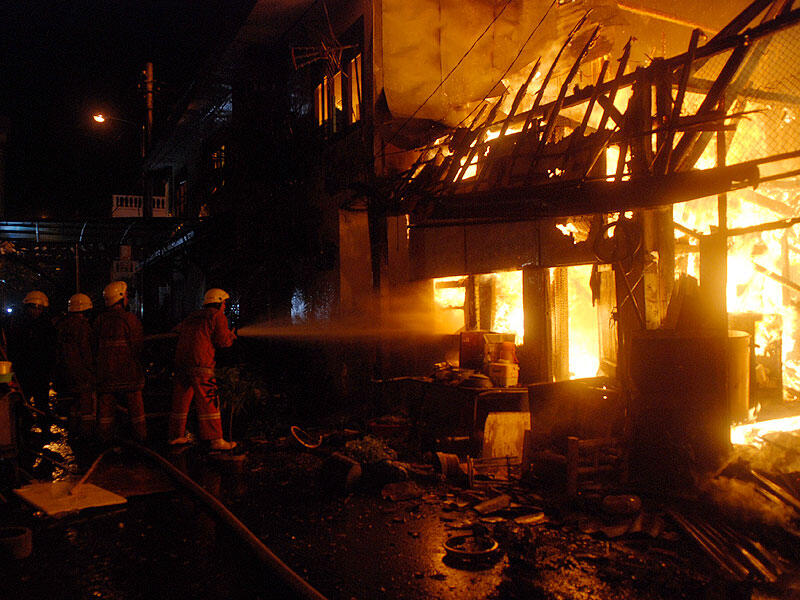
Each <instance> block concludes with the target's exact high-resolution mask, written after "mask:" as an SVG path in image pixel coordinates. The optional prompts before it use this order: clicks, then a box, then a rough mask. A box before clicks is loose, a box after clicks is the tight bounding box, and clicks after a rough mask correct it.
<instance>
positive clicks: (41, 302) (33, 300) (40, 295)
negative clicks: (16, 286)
mask: <svg viewBox="0 0 800 600" xmlns="http://www.w3.org/2000/svg"><path fill="white" fill-rule="evenodd" d="M22 303H23V304H35V305H36V306H41V307H46V306H50V301H49V300H48V299H47V296H46V295H45V293H44V292H40V291H39V290H33V291H31V292H28V293H27V294H25V299H24V300H23V301H22Z"/></svg>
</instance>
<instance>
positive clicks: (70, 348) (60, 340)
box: [55, 293, 97, 435]
mask: <svg viewBox="0 0 800 600" xmlns="http://www.w3.org/2000/svg"><path fill="white" fill-rule="evenodd" d="M90 310H92V299H91V298H89V296H87V295H86V294H80V293H79V294H74V295H73V296H71V297H70V299H69V302H68V303H67V316H66V317H64V318H63V319H61V320H60V321H59V322H58V323H57V325H56V329H57V331H58V337H57V339H56V377H55V383H56V391H58V393H59V394H64V395H69V396H74V397H75V399H76V400H77V406H74V405H73V410H71V411H70V413H72V414H75V412H77V414H78V416H79V418H80V423H79V430H78V431H79V433H80V434H81V435H90V434H93V433H94V427H95V416H96V412H97V407H96V406H95V404H96V396H95V393H94V357H93V354H92V326H91V325H90V323H89V318H88V315H89V311H90ZM75 409H77V411H76V410H75Z"/></svg>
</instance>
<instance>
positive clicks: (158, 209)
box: [111, 194, 170, 217]
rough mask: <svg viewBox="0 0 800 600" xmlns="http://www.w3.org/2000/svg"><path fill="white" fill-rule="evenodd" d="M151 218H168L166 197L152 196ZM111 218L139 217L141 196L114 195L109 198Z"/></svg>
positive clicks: (140, 213) (140, 214)
mask: <svg viewBox="0 0 800 600" xmlns="http://www.w3.org/2000/svg"><path fill="white" fill-rule="evenodd" d="M152 201H153V216H154V217H168V216H170V215H169V210H168V209H167V197H166V196H153V198H152ZM111 216H112V217H141V216H142V196H140V195H134V194H114V195H113V196H111Z"/></svg>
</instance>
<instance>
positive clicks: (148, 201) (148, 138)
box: [142, 62, 155, 218]
mask: <svg viewBox="0 0 800 600" xmlns="http://www.w3.org/2000/svg"><path fill="white" fill-rule="evenodd" d="M142 75H144V84H143V90H144V104H145V117H144V131H143V132H142V216H143V217H144V218H150V217H152V216H153V182H152V181H151V179H150V175H149V173H148V172H147V168H146V166H145V160H146V159H147V153H148V152H149V151H150V144H151V143H152V141H153V97H154V95H155V80H154V78H153V63H152V62H148V63H147V64H146V65H145V68H144V71H143V72H142Z"/></svg>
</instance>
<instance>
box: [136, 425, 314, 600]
mask: <svg viewBox="0 0 800 600" xmlns="http://www.w3.org/2000/svg"><path fill="white" fill-rule="evenodd" d="M122 444H123V445H125V446H126V447H128V448H130V449H132V450H135V451H136V452H139V453H140V454H143V455H145V456H147V457H148V458H150V459H152V460H153V461H154V462H155V463H156V464H157V465H158V466H160V467H161V468H162V469H164V471H166V473H167V474H168V475H169V476H170V477H171V478H173V480H174V481H175V482H177V483H179V484H180V485H181V486H182V487H183V488H184V489H185V490H187V491H189V492H191V493H192V494H193V495H194V496H195V497H196V498H197V499H198V500H200V501H201V502H202V503H203V504H204V505H205V506H206V507H207V508H208V509H209V510H211V512H212V513H214V515H215V516H216V517H218V518H219V519H220V520H221V521H222V522H224V523H226V524H227V525H228V526H229V527H230V528H231V530H232V531H234V532H235V533H236V534H237V535H238V536H239V537H240V538H241V539H242V541H244V542H245V543H246V544H247V545H248V546H250V548H251V549H252V550H253V552H254V553H255V555H256V557H257V558H258V560H259V561H260V562H261V563H263V564H264V565H265V566H266V567H267V568H268V569H269V570H270V571H271V572H272V573H273V574H275V575H276V576H277V577H278V578H279V579H280V580H281V581H282V582H283V583H284V584H285V585H286V586H287V587H288V588H289V589H291V590H292V591H293V592H294V593H295V594H296V596H297V597H298V598H304V599H308V600H326V598H325V596H323V595H322V594H320V593H319V592H318V591H317V590H316V589H315V588H314V587H312V586H311V584H309V583H308V582H307V581H306V580H305V579H303V578H302V577H300V576H299V575H298V574H297V573H295V572H294V571H293V570H292V569H291V567H289V566H288V565H287V564H286V563H284V562H283V561H282V560H281V559H280V558H278V556H277V555H276V554H275V553H274V552H272V550H270V549H269V548H268V547H267V546H266V545H265V544H264V543H263V542H262V541H261V540H260V539H258V537H256V535H255V534H254V533H253V532H252V531H250V530H249V529H248V528H247V526H245V524H244V523H242V522H241V521H240V520H239V519H238V518H236V516H235V515H234V514H233V513H232V512H231V511H230V510H228V509H227V508H226V507H225V505H224V504H222V503H221V502H220V501H219V500H217V499H216V498H215V497H214V496H212V495H211V494H210V493H208V492H207V491H206V490H205V489H203V488H202V487H201V486H199V485H198V484H197V483H195V481H194V480H192V479H191V478H190V477H188V476H186V475H185V474H184V473H182V472H181V471H180V470H178V469H177V468H176V467H175V466H174V465H173V464H172V463H170V462H169V461H168V460H166V459H165V458H163V457H162V456H161V455H159V454H158V453H156V452H153V451H152V450H150V449H149V448H146V447H144V446H142V445H141V444H137V443H136V442H131V441H122Z"/></svg>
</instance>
